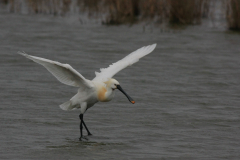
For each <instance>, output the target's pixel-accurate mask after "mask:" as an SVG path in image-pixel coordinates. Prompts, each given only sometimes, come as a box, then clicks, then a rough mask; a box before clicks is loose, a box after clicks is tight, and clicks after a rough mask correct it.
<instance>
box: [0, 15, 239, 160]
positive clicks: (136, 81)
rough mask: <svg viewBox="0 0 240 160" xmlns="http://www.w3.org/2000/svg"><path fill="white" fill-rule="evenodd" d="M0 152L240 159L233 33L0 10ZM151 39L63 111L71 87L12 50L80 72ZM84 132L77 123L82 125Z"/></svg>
mask: <svg viewBox="0 0 240 160" xmlns="http://www.w3.org/2000/svg"><path fill="white" fill-rule="evenodd" d="M0 22H1V23H0V37H1V38H0V84H1V85H0V128H1V132H0V133H1V134H0V159H89V160H92V159H170V160H172V159H184V160H186V159H199V160H202V159H208V160H210V159H216V160H219V159H231V160H233V159H240V34H238V33H234V32H229V31H226V29H222V28H217V27H211V26H210V27H209V26H204V25H200V26H189V27H187V28H185V29H182V30H177V31H170V32H163V31H162V30H161V29H159V28H158V27H153V26H152V27H151V26H149V27H147V28H146V29H145V31H144V30H143V27H142V25H141V24H139V25H134V26H131V27H130V26H126V25H122V26H104V25H99V24H95V23H86V24H82V23H80V22H79V21H78V20H77V18H76V19H74V17H73V18H71V17H54V16H48V15H18V14H9V13H6V12H1V14H0ZM153 43H157V44H158V45H157V48H156V49H155V50H154V51H153V52H152V53H151V54H150V55H148V56H146V57H144V58H142V59H141V60H140V61H139V62H138V63H136V64H134V65H133V66H131V67H128V68H126V69H124V70H122V71H121V72H119V73H118V74H117V75H116V76H115V77H114V78H116V79H117V80H118V81H119V82H120V84H121V86H122V88H123V89H125V91H126V92H127V93H128V94H129V95H130V96H131V97H132V98H133V99H134V100H135V101H136V103H135V104H134V105H133V104H131V103H130V102H129V101H128V100H127V98H126V97H125V96H124V95H123V94H122V93H121V92H119V91H116V95H115V98H114V100H112V101H111V102H108V103H97V104H95V106H93V107H92V108H90V109H89V110H88V111H87V112H86V113H85V115H84V119H85V122H86V124H87V126H88V128H89V130H90V131H91V133H92V134H93V135H92V136H88V137H87V138H88V140H85V141H82V142H80V141H79V140H78V138H79V117H78V116H79V110H74V111H68V112H66V111H63V110H61V109H60V108H59V105H60V104H61V103H63V102H65V101H67V100H69V99H70V98H71V97H72V96H73V95H74V94H75V93H76V92H77V88H74V87H70V86H66V85H64V84H61V83H60V82H58V80H57V79H55V78H54V77H53V76H52V75H51V74H50V73H49V72H48V71H47V70H46V69H45V68H44V67H42V66H40V65H38V64H36V63H34V62H32V61H30V60H28V59H26V58H24V57H22V56H20V55H18V54H17V51H19V50H20V51H25V52H26V53H28V54H31V55H35V56H39V57H44V58H47V59H51V60H56V61H59V62H62V63H68V64H70V65H71V66H72V67H73V68H75V69H76V70H77V71H79V72H80V73H81V74H82V75H83V76H84V77H86V78H87V79H93V78H94V72H95V71H99V68H104V67H107V66H108V65H110V64H111V63H113V62H116V61H118V60H120V59H121V58H123V57H125V56H126V55H128V54H129V53H131V52H132V51H134V50H136V49H138V48H140V47H142V46H145V45H149V44H153ZM86 134H87V132H86V131H85V130H84V135H86Z"/></svg>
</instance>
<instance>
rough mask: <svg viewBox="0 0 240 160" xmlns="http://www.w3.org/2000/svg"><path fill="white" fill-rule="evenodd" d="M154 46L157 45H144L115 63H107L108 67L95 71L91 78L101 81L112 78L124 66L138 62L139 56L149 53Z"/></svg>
mask: <svg viewBox="0 0 240 160" xmlns="http://www.w3.org/2000/svg"><path fill="white" fill-rule="evenodd" d="M156 46H157V44H152V45H149V46H144V47H142V48H140V49H138V50H136V51H134V52H132V53H130V54H129V55H127V56H126V57H124V58H123V59H121V60H119V61H117V62H116V63H113V64H111V65H109V67H108V68H101V69H100V73H99V72H95V74H96V77H95V78H94V79H93V81H102V82H104V81H107V80H108V79H109V78H112V77H113V76H114V75H115V74H116V73H118V72H119V71H121V70H123V69H124V68H126V67H128V66H131V65H132V64H134V63H136V62H138V61H139V59H140V58H142V57H144V56H146V55H148V54H149V53H151V52H152V51H153V50H154V49H155V47H156Z"/></svg>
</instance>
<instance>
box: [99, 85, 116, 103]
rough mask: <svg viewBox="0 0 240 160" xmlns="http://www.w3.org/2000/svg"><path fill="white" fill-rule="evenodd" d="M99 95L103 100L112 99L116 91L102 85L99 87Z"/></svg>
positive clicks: (100, 99)
mask: <svg viewBox="0 0 240 160" xmlns="http://www.w3.org/2000/svg"><path fill="white" fill-rule="evenodd" d="M97 97H98V100H99V101H101V102H108V101H111V100H112V99H113V97H114V91H113V90H112V88H110V87H108V86H101V87H99V89H98V94H97Z"/></svg>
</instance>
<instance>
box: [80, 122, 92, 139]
mask: <svg viewBox="0 0 240 160" xmlns="http://www.w3.org/2000/svg"><path fill="white" fill-rule="evenodd" d="M82 122H83V125H84V127H85V128H86V130H87V132H88V135H89V136H90V135H92V134H91V133H90V132H89V130H88V128H87V126H86V124H85V122H84V121H82Z"/></svg>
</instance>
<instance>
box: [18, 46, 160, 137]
mask: <svg viewBox="0 0 240 160" xmlns="http://www.w3.org/2000/svg"><path fill="white" fill-rule="evenodd" d="M156 45H157V44H152V45H149V46H144V47H142V48H140V49H138V50H136V51H134V52H132V53H131V54H129V55H127V56H126V57H125V58H123V59H121V60H119V61H117V62H116V63H113V64H111V65H110V66H109V67H108V68H101V69H100V72H95V74H96V77H95V78H94V79H93V80H88V79H86V78H84V77H83V76H82V75H81V74H80V73H79V72H77V71H76V70H75V69H73V68H72V67H71V66H70V65H69V64H63V63H60V62H57V61H52V60H49V59H45V58H40V57H36V56H31V55H28V54H26V53H25V52H23V51H22V52H20V51H18V53H19V54H20V55H23V56H25V57H26V58H28V59H31V60H33V61H34V62H36V63H39V64H41V65H43V67H45V68H46V69H47V70H48V71H49V72H50V73H52V74H53V76H55V77H56V78H57V79H58V80H59V81H60V82H62V83H63V84H66V85H69V86H73V87H78V88H79V89H78V93H77V94H76V95H75V96H73V97H72V98H71V99H70V100H69V101H67V102H65V103H63V104H61V105H60V108H61V109H63V110H72V109H80V115H79V118H80V138H79V140H80V141H81V140H82V138H85V137H83V133H82V129H83V125H84V127H85V128H86V130H87V132H88V135H92V134H91V133H90V131H89V130H88V128H87V126H86V124H85V122H84V121H83V114H84V113H85V112H86V110H87V109H88V108H90V107H92V106H93V105H94V104H95V103H97V102H99V101H100V102H108V101H111V100H112V99H113V97H114V91H115V89H118V90H120V91H121V92H122V93H123V94H124V95H125V96H126V97H127V98H128V100H129V101H130V102H131V103H132V104H134V103H135V101H134V100H133V99H132V98H131V97H130V96H129V95H128V94H127V93H126V92H125V91H124V90H123V89H122V87H121V86H120V83H119V82H118V81H117V80H116V79H113V78H112V77H113V76H114V75H115V74H116V73H118V72H119V71H121V70H122V69H124V68H126V67H128V66H131V65H132V64H134V63H136V62H138V61H139V59H140V58H142V57H144V56H146V55H147V54H149V53H151V52H152V51H153V50H154V49H155V47H156Z"/></svg>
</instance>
